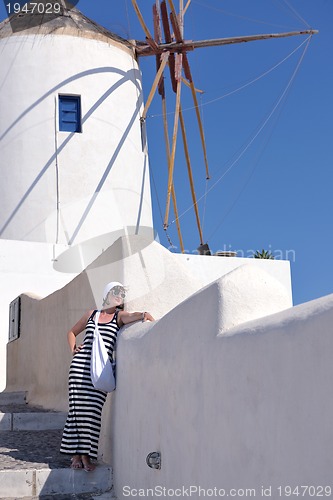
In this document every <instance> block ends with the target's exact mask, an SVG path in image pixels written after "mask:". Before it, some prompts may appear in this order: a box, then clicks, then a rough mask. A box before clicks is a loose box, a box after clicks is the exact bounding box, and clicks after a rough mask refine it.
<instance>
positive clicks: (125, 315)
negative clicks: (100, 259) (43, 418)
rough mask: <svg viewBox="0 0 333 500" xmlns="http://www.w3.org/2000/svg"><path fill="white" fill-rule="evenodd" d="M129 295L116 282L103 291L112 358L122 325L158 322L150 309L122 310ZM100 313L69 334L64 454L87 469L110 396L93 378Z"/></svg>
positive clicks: (102, 321)
mask: <svg viewBox="0 0 333 500" xmlns="http://www.w3.org/2000/svg"><path fill="white" fill-rule="evenodd" d="M125 295H126V292H125V288H124V286H123V285H122V284H121V283H118V282H116V281H113V282H111V283H109V284H108V285H106V287H105V290H104V294H103V307H102V310H101V313H100V317H99V322H98V325H99V333H100V335H101V336H102V337H103V340H104V342H105V345H106V348H107V350H108V354H109V357H110V359H111V360H112V353H113V350H114V347H115V343H116V339H117V334H118V331H119V329H120V327H121V326H123V325H127V324H128V323H132V322H134V321H139V320H141V321H154V318H153V317H152V316H151V315H150V314H149V313H148V312H133V313H129V312H127V311H123V310H120V309H121V308H122V307H123V304H124V299H125ZM96 312H97V311H96V310H95V311H93V310H90V311H87V312H86V314H84V315H83V316H82V318H81V319H80V320H79V321H78V322H77V323H76V324H75V325H74V326H73V328H72V329H71V330H70V331H69V332H68V333H67V339H68V344H69V347H70V349H71V352H72V353H73V360H72V362H71V366H70V370H69V413H68V417H67V420H66V424H65V428H64V432H63V436H62V442H61V448H60V452H61V453H66V454H69V455H72V459H71V468H73V469H82V468H84V470H85V471H87V472H90V471H93V470H94V469H95V466H94V465H93V464H92V463H91V459H96V458H97V452H98V439H99V434H100V429H101V417H102V408H103V405H104V403H105V400H106V395H107V393H106V392H104V391H100V390H98V389H95V387H94V386H93V384H92V382H91V377H90V359H91V348H92V341H93V336H94V330H95V319H94V318H95V314H96ZM83 330H85V331H86V332H85V337H84V341H83V344H81V345H78V346H77V345H76V342H75V340H76V337H77V335H79V333H81V332H82V331H83Z"/></svg>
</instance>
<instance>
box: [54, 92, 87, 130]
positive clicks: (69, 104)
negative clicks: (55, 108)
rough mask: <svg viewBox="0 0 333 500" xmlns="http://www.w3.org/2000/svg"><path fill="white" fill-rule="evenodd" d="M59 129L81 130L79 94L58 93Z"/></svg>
mask: <svg viewBox="0 0 333 500" xmlns="http://www.w3.org/2000/svg"><path fill="white" fill-rule="evenodd" d="M59 130H60V131H63V132H82V126H81V96H72V95H59Z"/></svg>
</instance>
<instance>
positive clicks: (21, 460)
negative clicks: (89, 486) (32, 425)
mask: <svg viewBox="0 0 333 500" xmlns="http://www.w3.org/2000/svg"><path fill="white" fill-rule="evenodd" d="M40 411H42V412H46V413H47V412H48V411H47V410H42V409H41V408H36V407H31V406H28V405H26V404H23V405H22V404H11V405H9V406H4V405H2V404H1V405H0V412H2V413H7V412H13V413H25V412H40ZM61 436H62V429H60V430H46V431H22V430H20V431H0V471H12V470H22V469H23V470H24V469H45V468H49V469H62V468H67V467H69V466H70V456H67V455H63V454H61V453H60V452H59V448H60V442H61ZM79 473H80V472H79ZM81 473H82V472H81ZM88 499H90V500H114V497H113V495H112V493H111V492H109V493H103V494H100V495H98V494H92V493H86V494H82V493H80V494H66V495H52V496H50V495H45V496H40V497H24V499H23V498H16V499H15V500H88ZM0 500H9V499H8V498H6V497H2V496H1V485H0ZM10 500H13V498H11V499H10Z"/></svg>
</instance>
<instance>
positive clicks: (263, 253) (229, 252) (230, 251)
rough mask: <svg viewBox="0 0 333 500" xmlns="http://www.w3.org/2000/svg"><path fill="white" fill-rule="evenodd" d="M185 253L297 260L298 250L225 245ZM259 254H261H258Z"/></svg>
mask: <svg viewBox="0 0 333 500" xmlns="http://www.w3.org/2000/svg"><path fill="white" fill-rule="evenodd" d="M168 250H170V251H171V252H174V253H178V252H179V251H180V249H179V248H178V247H177V246H174V245H172V246H169V247H168ZM183 253H184V254H188V255H213V256H219V257H237V258H243V259H249V258H254V257H255V256H256V258H261V259H273V260H288V261H289V262H292V263H294V262H296V250H294V249H292V248H290V249H286V248H284V249H281V248H273V247H272V245H268V247H267V248H266V249H265V250H262V249H258V248H256V249H253V248H248V249H243V248H242V249H234V248H233V247H232V246H231V245H224V246H223V247H222V248H219V249H217V250H214V251H212V250H210V249H208V248H207V249H206V251H205V250H204V251H202V252H201V251H199V249H197V248H196V249H194V250H189V249H185V250H184V252H183ZM258 254H259V256H258Z"/></svg>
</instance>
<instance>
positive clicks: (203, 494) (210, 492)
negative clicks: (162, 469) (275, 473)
mask: <svg viewBox="0 0 333 500" xmlns="http://www.w3.org/2000/svg"><path fill="white" fill-rule="evenodd" d="M123 496H124V497H132V498H133V497H150V498H159V497H165V498H172V497H181V498H186V497H194V498H207V497H208V498H214V497H215V498H223V497H224V498H226V497H231V498H267V497H271V498H288V497H292V498H293V497H303V498H309V497H326V498H328V497H331V496H332V487H331V486H328V485H325V486H313V485H293V486H289V485H284V486H281V485H279V486H269V485H261V486H259V487H257V488H229V489H226V488H218V487H216V486H215V487H212V488H203V487H201V486H198V485H192V486H179V487H178V488H167V487H166V486H161V485H157V486H155V487H154V488H131V487H130V486H124V487H123Z"/></svg>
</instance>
